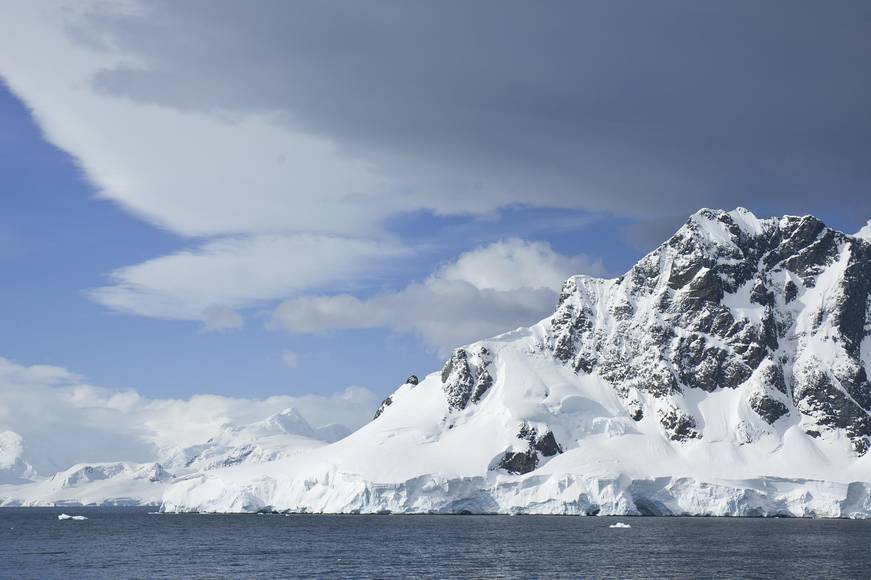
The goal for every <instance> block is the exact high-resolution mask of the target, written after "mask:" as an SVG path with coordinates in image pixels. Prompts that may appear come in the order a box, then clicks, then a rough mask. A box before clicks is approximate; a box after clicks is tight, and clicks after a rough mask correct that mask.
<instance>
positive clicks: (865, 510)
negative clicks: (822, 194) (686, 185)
mask: <svg viewBox="0 0 871 580" xmlns="http://www.w3.org/2000/svg"><path fill="white" fill-rule="evenodd" d="M860 234H861V235H853V236H850V235H845V234H843V233H840V232H837V231H835V230H833V229H831V228H828V227H826V226H825V224H823V223H822V222H821V221H820V220H818V219H816V218H814V217H811V216H805V217H791V216H786V217H783V218H773V219H757V218H756V217H755V216H754V215H753V214H751V213H750V212H748V211H746V210H743V209H737V210H735V211H730V212H724V211H712V210H702V211H699V212H697V213H696V214H694V215H692V216H691V217H690V218H689V220H688V221H687V222H686V224H685V225H684V226H683V227H681V228H680V230H678V231H677V232H676V233H675V234H674V235H673V236H672V237H671V238H670V239H669V240H667V241H666V242H665V243H664V244H662V245H661V246H659V247H658V248H657V249H655V250H654V251H653V252H651V253H650V254H648V255H647V256H645V257H644V258H642V259H641V260H640V261H639V262H638V263H637V264H636V265H635V266H634V267H633V268H631V269H630V270H629V271H628V272H627V273H626V274H624V275H623V276H620V277H618V278H615V279H611V280H602V279H595V278H590V277H587V276H575V277H572V278H570V279H569V280H568V281H567V282H566V283H565V285H564V287H563V289H562V292H561V294H560V298H559V304H558V305H557V307H556V311H555V312H554V314H553V315H552V316H550V317H548V318H546V319H544V320H542V321H541V322H539V323H537V324H535V325H532V326H531V327H528V328H518V329H516V330H513V331H510V332H506V333H504V334H502V335H499V336H496V337H493V338H490V339H486V340H481V341H478V342H475V343H473V344H470V345H467V346H464V347H462V348H458V349H456V350H455V351H454V352H453V353H452V355H451V357H450V359H449V360H448V361H447V362H446V363H445V365H444V368H443V369H442V371H441V372H436V373H432V374H430V375H428V376H426V377H424V378H423V379H422V380H420V381H418V380H417V377H414V380H409V381H407V382H406V383H405V384H403V385H401V386H400V387H399V388H398V389H396V390H395V391H394V392H393V393H392V394H391V395H390V396H389V397H387V399H385V401H384V403H383V404H382V405H381V407H380V408H379V409H378V411H377V413H376V417H375V419H374V420H373V421H371V422H370V423H368V424H367V425H365V426H363V427H362V428H361V429H359V430H358V431H356V432H354V433H353V434H351V435H349V436H348V437H346V438H344V439H342V440H341V441H339V442H337V443H334V444H331V445H325V446H322V447H319V448H317V449H314V450H312V451H310V452H306V453H303V454H300V455H298V456H295V457H294V458H292V459H289V460H280V461H275V462H269V463H263V464H252V465H237V466H233V467H228V468H223V469H216V470H210V471H205V472H203V473H201V474H199V475H198V476H196V477H190V478H186V479H185V480H183V481H180V482H178V483H176V484H174V485H172V486H171V487H170V488H168V490H167V492H166V494H165V495H164V497H163V509H164V510H166V511H216V512H239V511H241V512H250V511H259V510H267V511H271V510H274V511H289V512H300V511H303V512H346V513H347V512H351V513H381V512H402V513H539V514H545V513H546V514H584V515H596V514H600V515H604V514H630V515H668V514H672V515H732V516H801V517H819V516H826V517H850V518H867V517H871V453H868V451H869V440H871V419H869V410H871V385H869V382H868V376H867V371H866V369H868V367H869V365H871V301H869V294H871V292H869V291H871V243H869V236H868V235H867V231H865V230H863V232H860Z"/></svg>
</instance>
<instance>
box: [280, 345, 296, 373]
mask: <svg viewBox="0 0 871 580" xmlns="http://www.w3.org/2000/svg"><path fill="white" fill-rule="evenodd" d="M281 362H283V363H284V366H286V367H287V368H290V369H295V368H296V367H298V366H299V355H298V354H296V353H295V352H293V351H292V350H286V351H284V352H283V353H281Z"/></svg>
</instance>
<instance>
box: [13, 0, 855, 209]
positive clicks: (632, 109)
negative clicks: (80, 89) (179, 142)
mask: <svg viewBox="0 0 871 580" xmlns="http://www.w3.org/2000/svg"><path fill="white" fill-rule="evenodd" d="M132 5H133V6H135V7H136V8H135V9H131V8H130V3H128V4H127V5H126V6H125V8H124V9H115V10H108V9H107V8H106V3H99V4H96V5H88V4H86V5H84V7H82V8H80V9H79V10H77V11H73V13H75V14H78V15H79V17H78V18H71V17H69V16H68V17H67V19H66V21H65V22H63V23H61V25H63V26H65V27H66V30H67V32H68V36H71V37H72V38H75V39H78V45H75V44H74V45H73V46H71V47H70V50H81V48H82V46H87V47H88V48H89V49H90V51H91V58H92V59H93V60H94V61H99V65H98V66H94V67H92V68H91V69H89V70H87V71H85V70H80V71H79V76H80V77H81V78H82V80H83V81H84V82H86V83H87V84H86V85H84V86H86V87H88V88H89V90H90V91H91V92H92V93H93V94H95V95H97V96H99V97H101V98H106V99H108V98H110V97H112V98H114V100H115V101H126V102H127V103H129V104H139V105H153V106H156V107H158V108H159V109H160V110H166V111H169V110H172V111H175V112H179V113H183V114H186V115H197V114H206V115H210V116H223V117H230V118H234V116H235V117H238V118H256V117H257V116H258V115H276V114H277V116H276V117H273V119H275V120H276V121H279V122H280V123H281V124H282V125H283V128H284V130H285V132H286V133H287V134H288V135H297V136H300V137H301V136H308V137H310V138H314V137H317V138H318V139H321V140H323V141H324V142H326V143H332V144H334V146H335V144H338V147H337V149H336V150H337V151H340V154H339V155H338V156H337V157H338V158H341V155H346V157H345V158H344V160H345V161H350V160H351V159H353V160H356V161H358V162H360V163H362V164H363V166H364V167H368V168H371V169H372V170H373V173H372V174H371V175H370V176H369V177H370V178H369V179H366V180H363V181H360V182H357V183H359V186H358V187H356V188H355V189H354V192H355V193H361V194H364V195H366V196H367V198H368V200H369V201H370V202H374V206H375V207H379V206H380V207H379V210H380V211H387V212H395V211H401V209H400V208H405V209H412V208H428V209H432V210H434V211H436V212H439V213H446V214H455V213H463V212H473V213H478V212H487V211H492V210H493V209H494V208H497V207H500V206H503V205H505V204H511V203H527V204H531V205H540V206H551V207H574V208H585V209H593V210H610V211H614V212H616V213H619V214H622V215H630V216H636V217H647V216H648V214H652V215H654V216H657V217H663V216H668V215H674V214H684V215H685V214H687V213H689V212H690V211H693V210H695V209H697V208H698V207H699V206H723V205H727V206H730V207H733V206H734V205H735V204H736V203H740V204H745V205H746V203H747V202H755V203H756V204H757V205H766V204H769V205H770V204H772V203H773V204H775V205H777V204H781V205H785V206H786V207H787V208H788V209H789V210H791V211H796V210H799V209H806V208H808V207H817V208H823V209H824V208H825V207H826V206H827V204H828V201H829V200H821V199H820V198H819V193H820V191H821V190H823V189H824V190H825V191H827V192H831V195H833V196H835V197H836V198H837V201H838V202H845V203H847V204H848V205H849V206H850V208H851V209H853V210H859V209H861V210H864V213H865V214H867V213H868V211H869V210H871V206H869V205H868V202H867V200H865V199H864V197H865V196H864V191H866V190H867V184H868V178H869V175H868V172H867V169H866V164H865V160H866V159H867V157H868V154H869V149H868V145H867V144H866V143H867V141H868V140H867V135H868V134H869V131H871V126H869V120H868V117H867V115H866V114H865V105H864V103H865V102H866V101H867V100H868V97H869V96H871V94H869V93H871V77H869V75H868V74H867V73H866V71H865V69H864V68H863V63H864V60H863V58H862V57H863V56H864V55H865V54H866V53H867V52H868V51H869V50H871V40H869V35H868V30H867V18H868V16H869V13H871V9H869V8H868V7H867V6H864V5H862V4H861V3H840V4H838V5H836V6H828V5H826V6H822V5H820V4H819V3H814V2H790V3H778V2H771V3H766V4H765V5H764V6H758V5H757V4H755V3H738V4H736V3H729V4H717V3H712V2H703V3H700V4H698V5H697V6H693V7H692V8H691V9H687V8H686V6H684V5H683V4H681V3H667V4H666V5H664V6H661V5H656V6H653V5H649V6H638V5H637V3H634V2H617V3H614V2H608V1H592V2H584V3H571V2H558V3H556V4H554V5H552V6H549V7H548V8H547V9H541V7H539V6H534V5H530V4H528V3H525V2H512V1H509V2H499V3H498V4H497V3H490V2H480V3H476V4H475V5H474V6H468V5H466V4H464V3H449V4H447V5H444V6H439V8H438V9H434V8H433V7H431V6H426V5H423V4H413V5H408V4H407V3H396V4H394V3H391V2H387V3H385V2H383V1H381V2H365V1H364V2H355V3H353V5H349V4H347V3H336V2H319V3H290V4H289V3H287V2H282V1H281V0H275V1H264V2H259V3H258V5H257V7H256V9H251V8H250V7H248V6H244V5H240V4H239V3H238V2H233V1H232V0H224V1H222V0H218V1H214V0H206V1H191V2H184V3H178V2H172V1H168V0H163V1H161V0H156V1H153V2H148V3H142V4H139V3H134V4H132ZM70 12H71V11H70V10H69V9H68V10H67V14H69V13H70ZM785 13H787V14H788V15H789V18H788V19H786V20H785V19H784V17H783V15H784V14H785ZM16 24H17V22H16ZM70 31H71V32H72V34H70ZM518 39H522V42H519V41H518ZM736 39H740V42H738V41H736ZM40 41H41V38H40ZM23 54H27V52H26V51H24V52H23ZM63 56H64V58H65V59H68V58H69V56H67V55H63ZM773 70H776V71H777V74H776V75H772V74H771V71H773ZM273 125H275V123H273ZM286 157H287V160H288V164H287V165H288V167H293V168H296V169H302V170H303V171H305V167H300V165H299V164H297V163H296V162H295V160H294V158H293V156H292V155H287V156H286ZM319 161H322V160H319ZM333 161H336V157H334V158H332V161H331V163H332V162H333ZM314 167H319V165H318V164H315V165H314ZM333 167H334V168H339V167H340V165H339V164H337V165H335V166H333ZM213 171H214V169H213ZM304 174H305V173H304ZM340 174H341V175H347V169H345V170H344V171H342V172H341V173H340ZM372 175H374V176H377V177H375V178H372ZM338 185H339V187H340V188H341V187H344V186H345V185H346V182H339V184H338ZM318 192H319V194H320V195H325V194H327V193H328V192H333V193H335V191H333V187H332V185H328V186H324V187H319V188H318ZM255 195H257V196H258V197H260V194H255ZM142 201H143V205H145V204H147V203H148V202H147V200H144V199H143V200H142ZM759 209H762V210H765V209H767V208H765V207H763V208H759ZM339 213H340V214H342V215H344V214H345V212H341V211H340V212H339ZM376 213H377V212H376ZM780 213H782V212H780ZM279 215H282V214H281V213H280V214H279ZM369 215H370V217H371V215H372V214H371V213H370V214H369ZM261 217H262V216H261ZM258 219H260V218H258ZM333 219H334V218H333V216H327V218H326V221H327V222H332V221H333Z"/></svg>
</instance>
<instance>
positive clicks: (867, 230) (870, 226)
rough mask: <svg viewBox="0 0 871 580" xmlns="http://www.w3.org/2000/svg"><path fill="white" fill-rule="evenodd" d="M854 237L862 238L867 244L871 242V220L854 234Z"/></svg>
mask: <svg viewBox="0 0 871 580" xmlns="http://www.w3.org/2000/svg"><path fill="white" fill-rule="evenodd" d="M853 237H855V238H861V239H863V240H865V241H867V242H871V220H868V223H866V224H865V225H864V226H862V229H860V230H859V231H858V232H856V233H855V234H853Z"/></svg>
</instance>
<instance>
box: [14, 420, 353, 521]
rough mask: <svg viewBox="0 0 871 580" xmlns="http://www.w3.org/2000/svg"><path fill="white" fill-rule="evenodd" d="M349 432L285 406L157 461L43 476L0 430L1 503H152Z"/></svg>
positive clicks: (162, 453)
mask: <svg viewBox="0 0 871 580" xmlns="http://www.w3.org/2000/svg"><path fill="white" fill-rule="evenodd" d="M349 433H350V430H349V429H348V428H347V427H344V426H342V425H327V426H325V427H321V428H314V427H312V426H311V425H310V424H309V423H308V422H307V421H306V420H305V418H303V416H302V415H300V413H299V412H298V411H297V410H296V409H294V408H289V409H286V410H284V411H282V412H280V413H276V414H274V415H272V416H270V417H267V418H266V419H264V420H262V421H257V422H254V423H250V424H247V425H233V424H224V425H223V426H221V427H220V429H219V430H218V432H217V433H216V434H215V435H214V436H213V437H211V438H210V439H209V440H208V441H205V442H203V443H201V444H197V445H191V446H183V447H171V448H168V449H160V450H157V451H156V456H157V458H158V461H157V462H147V463H134V462H129V461H122V462H102V463H80V464H76V465H73V466H72V467H70V468H68V469H65V470H63V471H60V472H58V473H55V474H53V475H49V476H42V475H40V474H38V473H36V471H35V470H34V469H33V468H32V467H31V466H30V465H29V464H28V463H27V462H25V461H24V460H23V448H24V444H23V441H22V438H21V437H20V436H19V435H18V434H16V433H14V432H12V431H6V432H2V433H0V506H4V505H7V506H8V505H24V506H37V505H71V504H85V505H157V504H159V503H160V498H161V496H162V495H163V492H164V490H165V488H166V487H167V485H169V484H170V483H172V482H174V481H177V480H180V479H184V478H185V477H187V476H190V475H191V474H196V473H200V472H203V471H208V470H210V469H216V468H219V467H226V466H230V465H239V464H250V463H261V462H266V461H274V460H278V459H289V458H292V457H294V456H296V455H298V454H300V453H303V452H306V451H310V450H312V449H317V448H319V447H322V446H324V445H326V444H327V443H330V442H334V441H337V440H339V439H341V438H342V437H345V436H346V435H348V434H349Z"/></svg>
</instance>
